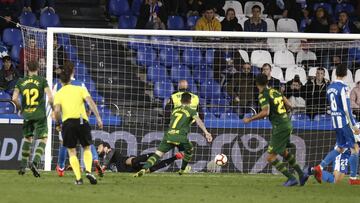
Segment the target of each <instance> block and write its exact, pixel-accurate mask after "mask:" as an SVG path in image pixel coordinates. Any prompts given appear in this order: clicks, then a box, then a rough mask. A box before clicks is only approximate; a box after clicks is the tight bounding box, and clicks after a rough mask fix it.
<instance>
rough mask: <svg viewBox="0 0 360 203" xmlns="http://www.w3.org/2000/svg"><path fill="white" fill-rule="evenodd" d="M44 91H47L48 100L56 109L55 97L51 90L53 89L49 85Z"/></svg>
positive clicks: (52, 107)
mask: <svg viewBox="0 0 360 203" xmlns="http://www.w3.org/2000/svg"><path fill="white" fill-rule="evenodd" d="M44 91H45V93H46V96H47V97H48V102H49V105H50V106H51V109H52V110H54V97H53V94H52V92H51V89H50V88H49V87H46V88H45V89H44Z"/></svg>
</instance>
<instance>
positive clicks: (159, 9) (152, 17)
mask: <svg viewBox="0 0 360 203" xmlns="http://www.w3.org/2000/svg"><path fill="white" fill-rule="evenodd" d="M157 18H160V20H161V22H166V21H167V13H166V9H165V8H164V6H163V5H162V3H161V2H159V1H158V0H145V1H144V2H143V4H142V5H141V7H140V15H139V17H138V21H137V25H136V28H138V29H144V28H146V27H154V26H153V25H154V23H156V22H158V20H157Z"/></svg>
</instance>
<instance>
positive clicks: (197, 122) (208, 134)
mask: <svg viewBox="0 0 360 203" xmlns="http://www.w3.org/2000/svg"><path fill="white" fill-rule="evenodd" d="M194 119H195V121H196V124H197V125H198V126H199V127H200V129H201V130H202V131H203V132H204V134H205V137H206V139H207V141H208V142H212V139H213V138H212V136H211V134H210V133H209V131H207V129H206V127H205V124H204V122H203V121H202V120H201V119H200V118H199V116H195V117H194Z"/></svg>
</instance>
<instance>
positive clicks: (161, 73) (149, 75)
mask: <svg viewBox="0 0 360 203" xmlns="http://www.w3.org/2000/svg"><path fill="white" fill-rule="evenodd" d="M146 79H147V81H148V82H161V81H165V80H167V79H169V76H168V74H167V72H166V68H165V67H164V66H161V65H159V64H154V65H152V66H149V67H147V68H146Z"/></svg>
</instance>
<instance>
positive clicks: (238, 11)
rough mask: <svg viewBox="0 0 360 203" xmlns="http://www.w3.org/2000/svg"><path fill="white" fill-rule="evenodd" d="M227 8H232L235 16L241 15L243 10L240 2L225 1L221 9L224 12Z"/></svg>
mask: <svg viewBox="0 0 360 203" xmlns="http://www.w3.org/2000/svg"><path fill="white" fill-rule="evenodd" d="M229 8H233V9H234V10H235V14H236V15H240V14H243V13H244V12H243V8H242V5H241V3H240V2H238V1H231V0H230V1H225V5H224V7H223V9H224V11H225V12H226V10H228V9H229Z"/></svg>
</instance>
